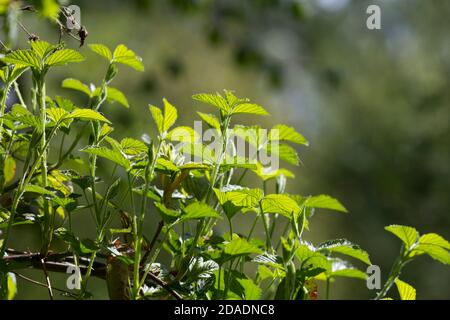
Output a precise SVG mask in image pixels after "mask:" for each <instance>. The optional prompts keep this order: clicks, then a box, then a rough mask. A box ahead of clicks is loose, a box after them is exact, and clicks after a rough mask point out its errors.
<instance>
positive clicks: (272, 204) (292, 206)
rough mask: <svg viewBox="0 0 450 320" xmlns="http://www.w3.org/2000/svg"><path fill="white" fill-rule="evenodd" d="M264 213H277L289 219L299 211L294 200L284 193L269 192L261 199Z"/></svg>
mask: <svg viewBox="0 0 450 320" xmlns="http://www.w3.org/2000/svg"><path fill="white" fill-rule="evenodd" d="M261 204H262V210H263V212H264V213H279V214H281V215H283V216H285V217H288V218H289V219H292V218H295V217H296V216H297V215H298V214H299V213H300V207H299V205H298V204H297V202H296V201H295V200H293V199H292V198H290V197H289V196H287V195H284V194H269V195H267V196H265V197H264V198H263V199H262V200H261Z"/></svg>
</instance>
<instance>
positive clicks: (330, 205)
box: [304, 194, 347, 212]
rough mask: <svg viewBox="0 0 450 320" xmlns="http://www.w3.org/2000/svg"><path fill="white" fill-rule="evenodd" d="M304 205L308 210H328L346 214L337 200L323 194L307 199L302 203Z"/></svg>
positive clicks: (345, 210)
mask: <svg viewBox="0 0 450 320" xmlns="http://www.w3.org/2000/svg"><path fill="white" fill-rule="evenodd" d="M304 205H305V206H306V207H309V208H318V209H330V210H335V211H339V212H347V209H345V207H344V206H343V205H342V204H341V203H340V202H339V200H337V199H335V198H332V197H330V196H328V195H325V194H321V195H318V196H313V197H309V198H307V199H306V200H305V202H304Z"/></svg>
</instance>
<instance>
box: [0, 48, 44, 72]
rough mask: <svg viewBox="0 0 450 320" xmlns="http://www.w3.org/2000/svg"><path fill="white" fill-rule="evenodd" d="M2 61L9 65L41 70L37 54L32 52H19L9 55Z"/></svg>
mask: <svg viewBox="0 0 450 320" xmlns="http://www.w3.org/2000/svg"><path fill="white" fill-rule="evenodd" d="M2 60H3V61H4V62H6V63H9V64H16V65H20V66H26V67H31V68H36V69H39V68H40V67H41V62H40V59H39V56H38V55H37V53H36V52H34V51H32V50H17V51H13V52H11V53H9V54H7V55H6V56H5V57H3V58H2Z"/></svg>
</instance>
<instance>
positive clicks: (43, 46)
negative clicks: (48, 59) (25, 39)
mask: <svg viewBox="0 0 450 320" xmlns="http://www.w3.org/2000/svg"><path fill="white" fill-rule="evenodd" d="M30 45H31V48H32V49H33V51H34V52H36V53H37V54H38V56H39V57H40V58H41V59H44V57H45V56H46V55H47V54H48V53H50V51H52V50H53V49H55V46H52V45H51V44H50V43H48V42H47V41H41V40H38V41H30Z"/></svg>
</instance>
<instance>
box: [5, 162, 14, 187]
mask: <svg viewBox="0 0 450 320" xmlns="http://www.w3.org/2000/svg"><path fill="white" fill-rule="evenodd" d="M3 175H4V179H5V181H4V182H5V185H7V184H9V183H11V182H12V181H13V180H14V177H15V175H16V160H14V158H13V157H11V156H7V157H6V159H5V162H4V163H3Z"/></svg>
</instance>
